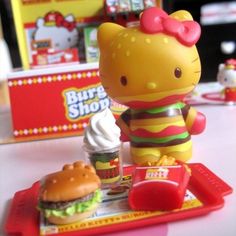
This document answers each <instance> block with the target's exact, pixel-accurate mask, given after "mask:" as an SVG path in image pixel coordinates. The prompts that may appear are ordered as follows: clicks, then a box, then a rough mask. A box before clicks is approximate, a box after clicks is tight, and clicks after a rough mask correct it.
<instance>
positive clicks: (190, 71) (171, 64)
mask: <svg viewBox="0 0 236 236" xmlns="http://www.w3.org/2000/svg"><path fill="white" fill-rule="evenodd" d="M200 32H201V30H200V26H199V25H198V23H197V22H195V21H193V20H192V17H191V15H190V13H188V12H187V11H182V10H181V11H177V12H175V13H173V14H171V15H169V16H168V15H167V14H166V13H165V12H164V11H163V10H161V9H159V8H156V7H155V8H149V9H147V10H145V11H144V12H143V13H142V15H141V17H140V26H138V27H133V28H124V27H122V26H120V25H117V24H114V23H104V24H102V25H101V26H100V27H99V30H98V43H99V47H100V52H101V55H100V64H99V70H100V77H101V81H102V84H103V86H104V88H105V90H106V92H107V94H108V95H109V96H110V97H111V98H113V99H114V100H115V101H117V102H119V103H122V104H125V105H127V106H129V107H131V108H150V107H154V106H160V105H167V104H171V103H173V102H177V101H179V100H181V99H183V97H184V96H186V95H187V94H188V93H189V92H191V91H192V90H193V88H194V87H195V86H196V84H197V83H198V82H199V79H200V74H201V64H200V59H199V55H198V52H197V49H196V47H195V43H196V42H197V41H198V39H199V37H200Z"/></svg>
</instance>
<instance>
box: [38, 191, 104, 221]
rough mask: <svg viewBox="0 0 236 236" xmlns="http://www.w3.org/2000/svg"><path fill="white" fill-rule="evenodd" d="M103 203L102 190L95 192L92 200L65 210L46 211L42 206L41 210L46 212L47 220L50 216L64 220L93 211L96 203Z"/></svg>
mask: <svg viewBox="0 0 236 236" xmlns="http://www.w3.org/2000/svg"><path fill="white" fill-rule="evenodd" d="M101 201H102V192H101V190H100V189H97V190H96V191H95V192H94V196H93V197H92V198H91V199H89V200H88V201H85V202H78V203H75V204H73V205H72V206H69V207H67V208H66V209H63V210H54V209H44V208H41V207H40V206H39V208H40V210H41V211H43V212H44V215H45V217H46V218H48V217H50V216H56V217H61V218H64V217H66V216H72V215H73V214H75V213H81V212H85V211H88V210H90V209H92V208H93V206H94V205H95V204H96V203H99V202H101Z"/></svg>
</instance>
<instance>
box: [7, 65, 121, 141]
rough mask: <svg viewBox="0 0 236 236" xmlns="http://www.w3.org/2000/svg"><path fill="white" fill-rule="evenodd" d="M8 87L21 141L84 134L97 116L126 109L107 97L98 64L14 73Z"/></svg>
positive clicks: (15, 131)
mask: <svg viewBox="0 0 236 236" xmlns="http://www.w3.org/2000/svg"><path fill="white" fill-rule="evenodd" d="M8 86H9V93H10V101H11V112H12V121H13V133H14V137H15V138H18V139H19V138H23V139H25V138H30V139H32V138H36V139H39V138H48V137H61V136H70V135H80V134H83V130H84V128H85V127H86V126H87V123H88V121H89V118H90V117H91V116H92V115H93V114H94V113H96V112H98V111H101V110H102V109H104V108H106V107H110V108H111V110H112V111H113V114H114V115H115V116H116V115H119V114H120V113H121V112H122V111H124V109H125V108H124V106H122V105H119V104H115V102H113V101H111V99H110V98H109V97H108V96H107V94H106V92H105V91H104V88H103V87H102V85H101V83H100V78H99V72H98V64H97V63H89V64H81V65H76V66H64V67H60V68H50V69H49V68H48V69H47V68H45V69H40V70H28V71H22V72H14V73H11V74H10V75H9V78H8Z"/></svg>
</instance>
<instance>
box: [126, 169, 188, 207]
mask: <svg viewBox="0 0 236 236" xmlns="http://www.w3.org/2000/svg"><path fill="white" fill-rule="evenodd" d="M189 177H190V173H189V171H188V170H187V169H186V166H184V165H174V166H152V167H137V168H136V169H135V172H134V174H133V178H132V179H133V180H132V186H131V188H130V192H129V205H130V207H131V208H132V209H133V210H138V211H141V210H143V211H156V210H161V211H167V210H173V209H177V208H181V207H182V204H183V201H184V196H185V192H186V189H187V185H188V182H189Z"/></svg>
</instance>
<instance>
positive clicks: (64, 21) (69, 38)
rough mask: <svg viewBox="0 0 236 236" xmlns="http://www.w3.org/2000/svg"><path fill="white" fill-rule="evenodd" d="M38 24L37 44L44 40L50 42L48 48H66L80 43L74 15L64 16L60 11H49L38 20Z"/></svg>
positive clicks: (35, 41) (35, 35)
mask: <svg viewBox="0 0 236 236" xmlns="http://www.w3.org/2000/svg"><path fill="white" fill-rule="evenodd" d="M36 26H37V29H36V31H35V33H34V43H35V44H36V45H37V43H38V44H39V45H40V42H44V43H46V44H48V45H47V46H48V48H53V49H54V50H65V49H68V48H73V47H76V46H77V44H78V40H79V36H78V31H77V28H76V22H75V18H74V16H73V15H67V16H66V17H64V16H63V15H62V14H61V13H60V12H54V11H53V12H49V13H47V14H46V15H45V17H44V18H39V19H38V20H37V22H36ZM44 46H45V45H44Z"/></svg>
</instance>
